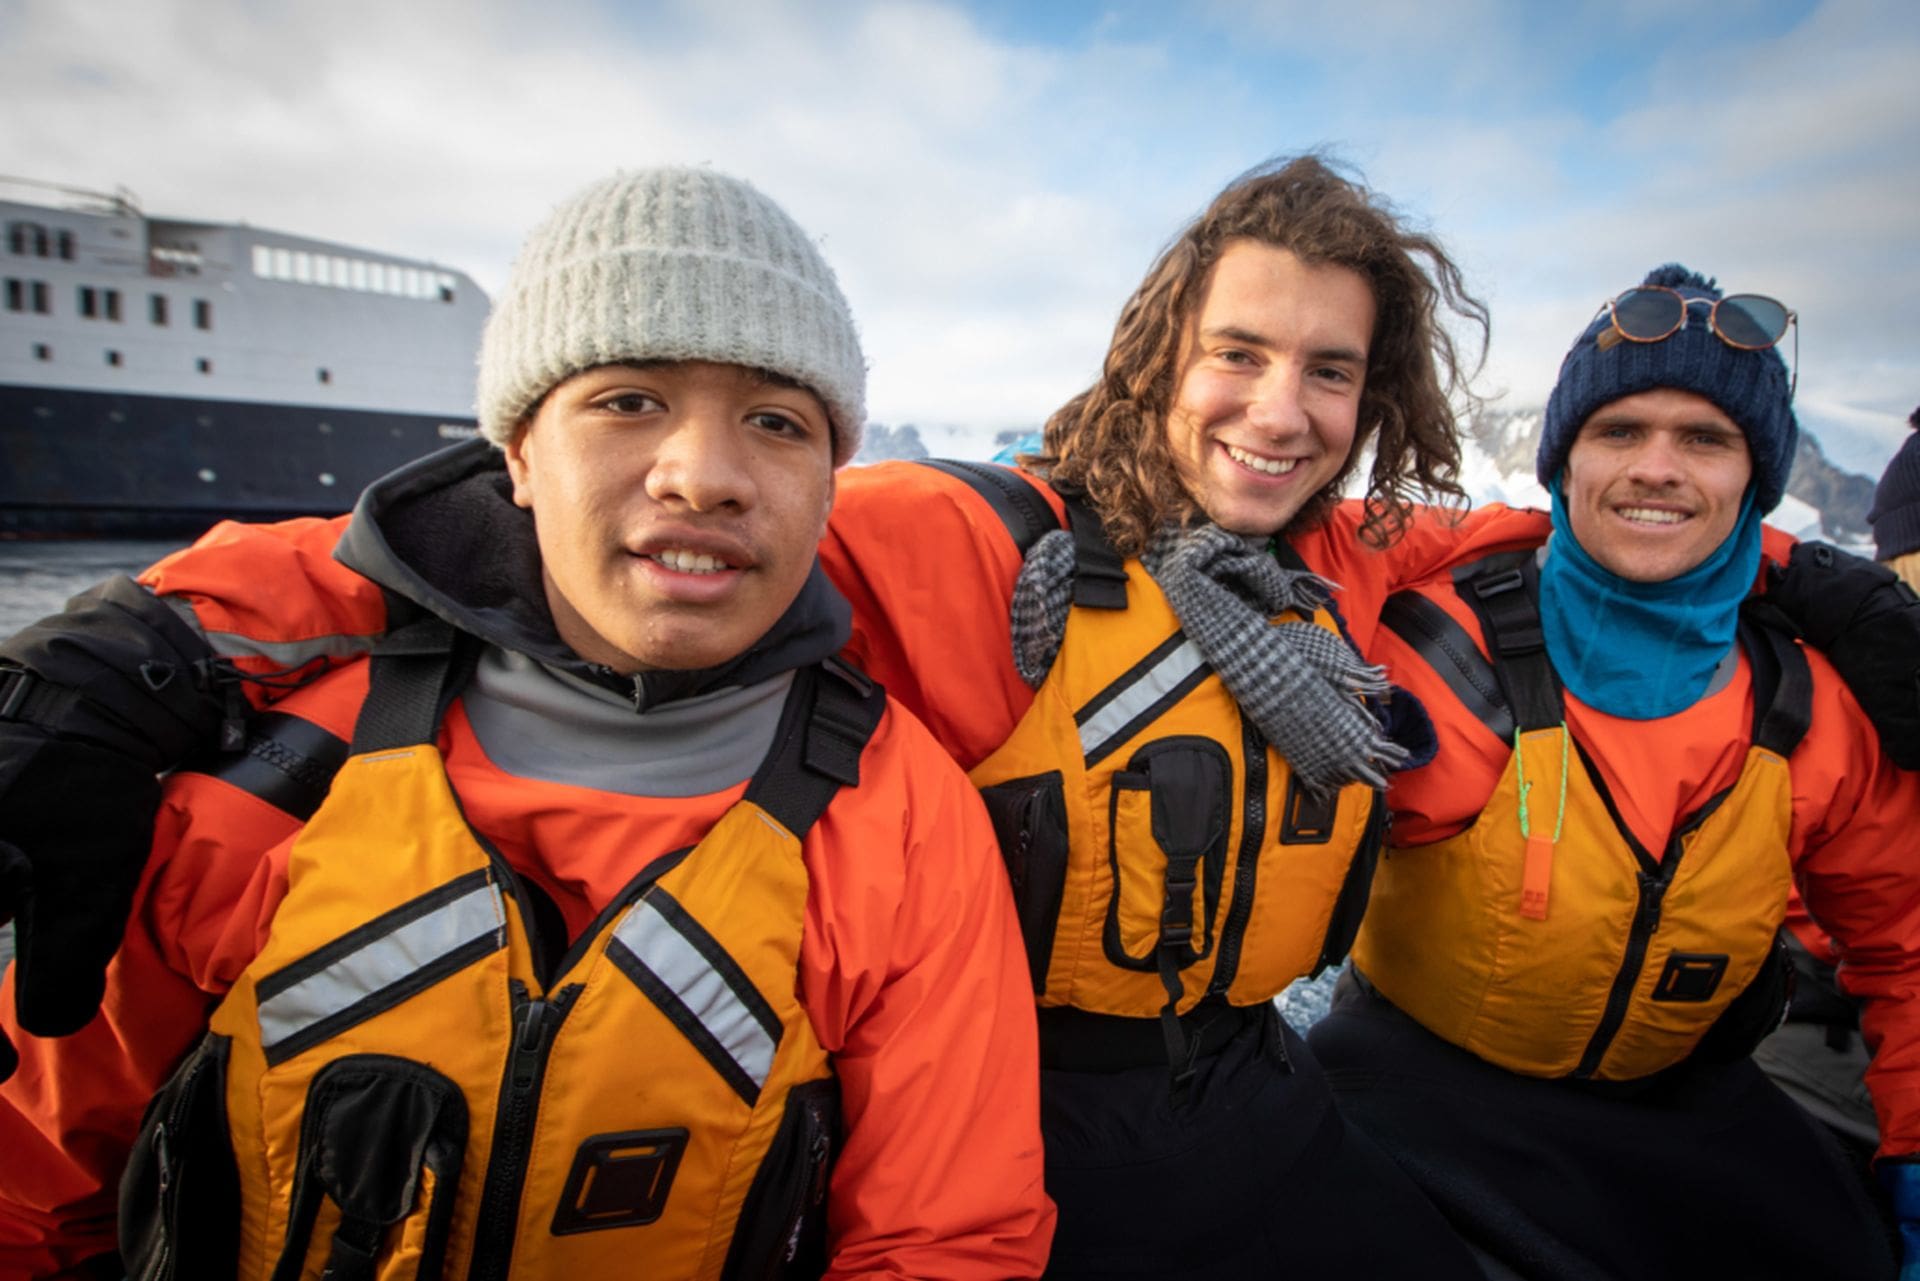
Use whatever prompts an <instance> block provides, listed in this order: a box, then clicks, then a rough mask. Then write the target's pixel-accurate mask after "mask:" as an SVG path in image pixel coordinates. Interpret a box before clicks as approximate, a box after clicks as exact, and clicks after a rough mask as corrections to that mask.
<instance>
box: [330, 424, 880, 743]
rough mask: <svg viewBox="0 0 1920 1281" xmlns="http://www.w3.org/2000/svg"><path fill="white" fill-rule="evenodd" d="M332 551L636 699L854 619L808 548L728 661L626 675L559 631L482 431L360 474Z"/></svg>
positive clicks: (799, 653)
mask: <svg viewBox="0 0 1920 1281" xmlns="http://www.w3.org/2000/svg"><path fill="white" fill-rule="evenodd" d="M334 555H335V557H336V558H337V559H338V560H339V561H340V562H341V563H342V564H344V565H346V566H347V567H348V568H350V569H352V570H355V571H356V572H358V573H360V574H363V575H365V576H366V577H368V578H370V579H372V580H373V581H374V582H376V583H378V584H380V586H381V587H382V588H384V589H385V590H386V592H387V593H388V596H389V598H390V603H391V598H393V597H398V598H399V599H400V600H401V601H403V602H406V604H407V605H411V606H413V607H417V608H419V609H422V610H425V611H426V612H428V613H431V614H434V615H436V616H438V617H440V618H442V619H445V620H446V621H447V622H449V623H451V624H453V626H455V627H457V628H459V629H460V630H461V631H464V632H467V633H469V634H471V635H473V636H477V637H479V638H480V639H481V640H483V641H486V642H488V643H489V644H493V645H498V646H500V647H501V648H503V649H509V650H513V651H516V652H518V653H522V654H525V655H527V656H528V657H529V658H533V659H536V660H538V661H539V662H541V663H544V664H546V665H547V666H549V667H553V668H556V669H559V670H561V671H566V672H571V673H573V674H575V675H577V676H581V677H583V678H585V679H587V680H590V681H593V682H594V683H596V684H599V685H603V686H606V687H607V688H609V689H614V690H617V691H619V692H620V693H622V694H624V695H626V696H627V697H629V698H631V699H632V700H633V703H634V706H635V707H636V708H638V709H640V710H642V711H644V710H646V709H647V708H649V707H653V706H656V705H658V704H660V703H665V702H669V701H672V700H674V699H679V698H690V697H692V696H694V695H696V694H702V693H705V692H707V691H709V690H714V689H719V688H722V687H725V686H729V685H749V684H753V683H755V682H757V681H762V680H766V679H768V678H770V677H773V676H777V675H779V674H780V673H782V672H786V671H791V670H792V669H794V668H796V667H803V666H806V665H807V664H809V663H815V662H818V661H820V660H821V659H823V658H827V657H829V656H831V655H832V654H833V653H835V652H836V651H838V650H839V649H840V647H841V646H842V645H844V644H845V643H846V641H847V637H848V636H849V635H850V634H851V630H852V611H851V609H850V608H849V607H848V605H847V602H846V600H845V599H844V598H843V597H842V596H841V595H840V593H839V592H838V591H837V590H835V588H834V586H833V584H832V583H830V582H828V581H827V576H826V574H825V572H824V571H822V570H821V568H820V562H819V561H818V560H817V559H816V560H815V561H814V564H813V570H812V572H811V573H810V574H809V575H808V576H807V581H806V583H805V585H804V586H802V587H801V589H800V594H799V596H797V597H795V599H794V601H793V603H792V604H791V605H789V606H788V607H787V611H786V613H784V614H782V615H781V616H780V618H779V620H778V621H776V622H775V623H774V625H773V626H772V627H771V628H770V629H768V631H767V633H766V635H764V636H762V637H761V638H760V639H759V640H757V641H755V642H754V643H753V644H752V645H750V646H749V647H748V648H747V649H746V651H745V652H743V653H742V654H740V655H739V656H738V657H736V658H733V659H731V660H729V661H728V662H726V663H723V664H721V665H719V666H717V667H709V668H702V669H699V670H695V671H671V672H668V671H651V672H639V673H636V674H634V675H632V676H623V675H621V674H620V673H617V672H615V671H613V670H612V669H611V668H607V667H604V666H601V665H600V664H598V663H589V662H587V661H586V660H585V659H583V658H581V657H580V656H579V655H578V654H575V653H574V652H573V651H572V650H571V649H569V648H568V647H567V645H566V643H565V642H564V641H562V640H561V639H560V635H559V631H558V629H557V628H556V627H555V626H554V622H553V614H552V612H551V611H550V610H549V609H548V608H547V594H546V587H545V584H544V581H543V579H542V576H541V571H540V547H539V542H538V540H537V539H536V538H535V536H534V528H533V514H532V513H531V512H529V511H526V510H525V509H524V508H521V507H518V506H516V505H515V504H514V502H513V497H512V482H511V481H510V480H509V478H508V476H507V466H506V456H505V455H504V454H502V453H501V452H500V451H499V450H498V449H496V448H494V447H493V445H492V444H490V443H489V442H487V441H484V440H472V441H466V442H464V443H462V444H459V445H455V446H453V447H452V448H450V449H443V450H441V451H439V452H438V453H433V454H429V455H427V456H426V457H425V458H421V459H419V460H417V461H415V462H411V463H408V464H407V465H406V466H404V467H402V468H400V469H398V470H397V471H393V472H389V473H388V474H387V475H385V476H383V477H381V478H380V479H379V480H377V481H375V482H374V483H373V484H371V485H369V486H368V487H367V489H366V491H365V492H364V493H362V494H361V495H360V501H359V502H358V503H357V504H356V505H355V506H354V509H353V519H352V520H351V521H350V522H349V523H348V525H347V531H346V533H345V535H344V536H342V538H341V540H340V544H339V546H338V547H337V548H336V549H335V551H334ZM404 610H405V606H402V610H401V612H404Z"/></svg>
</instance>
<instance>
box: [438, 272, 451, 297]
mask: <svg viewBox="0 0 1920 1281" xmlns="http://www.w3.org/2000/svg"><path fill="white" fill-rule="evenodd" d="M440 301H441V302H452V301H453V277H452V276H448V275H445V274H442V275H441V277H440Z"/></svg>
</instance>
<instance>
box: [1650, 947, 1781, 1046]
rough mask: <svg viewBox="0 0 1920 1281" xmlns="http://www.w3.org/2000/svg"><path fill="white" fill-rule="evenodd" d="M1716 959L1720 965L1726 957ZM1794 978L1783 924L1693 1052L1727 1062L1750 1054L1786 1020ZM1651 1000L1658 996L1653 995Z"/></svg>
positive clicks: (1657, 998)
mask: <svg viewBox="0 0 1920 1281" xmlns="http://www.w3.org/2000/svg"><path fill="white" fill-rule="evenodd" d="M1717 959H1719V960H1720V962H1721V963H1722V965H1723V967H1724V965H1725V962H1726V959H1727V958H1725V957H1720V958H1717ZM1795 978H1796V975H1795V973H1794V967H1793V952H1792V950H1791V949H1790V948H1789V947H1788V946H1787V927H1786V926H1784V925H1783V926H1780V927H1779V928H1778V929H1776V930H1775V931H1774V933H1773V943H1772V944H1771V945H1770V946H1769V947H1768V949H1767V959H1766V960H1764V961H1762V962H1761V963H1760V969H1759V970H1758V972H1756V973H1755V974H1754V976H1753V979H1752V981H1751V982H1749V983H1748V984H1747V985H1746V986H1745V987H1744V988H1742V989H1740V994H1739V995H1738V996H1736V997H1734V998H1733V1000H1732V1001H1730V1002H1728V1004H1727V1008H1726V1009H1724V1010H1722V1011H1720V1016H1719V1017H1718V1018H1716V1019H1715V1020H1714V1021H1713V1023H1712V1024H1711V1025H1710V1026H1709V1027H1708V1028H1707V1030H1706V1033H1705V1034H1704V1035H1703V1036H1701V1038H1700V1044H1698V1045H1696V1046H1695V1047H1694V1050H1693V1052H1694V1053H1695V1054H1697V1055H1699V1056H1700V1057H1701V1058H1703V1059H1705V1060H1707V1061H1708V1062H1713V1063H1728V1062H1732V1061H1733V1060H1735V1059H1743V1058H1745V1057H1747V1055H1749V1054H1752V1053H1753V1052H1754V1050H1755V1049H1756V1048H1757V1047H1758V1046H1759V1044H1760V1042H1762V1041H1764V1040H1766V1039H1767V1037H1769V1036H1771V1035H1772V1034H1773V1033H1774V1032H1775V1031H1777V1030H1778V1029H1779V1027H1780V1025H1781V1024H1783V1023H1785V1022H1786V1021H1787V1012H1788V1010H1789V1008H1790V1007H1791V1006H1792V1004H1793V989H1794V980H1795ZM1654 999H1655V1000H1659V999H1661V998H1660V997H1659V995H1657V994H1656V995H1655V997H1654Z"/></svg>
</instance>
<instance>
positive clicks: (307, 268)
mask: <svg viewBox="0 0 1920 1281" xmlns="http://www.w3.org/2000/svg"><path fill="white" fill-rule="evenodd" d="M293 278H294V279H295V280H297V281H299V282H300V283H301V284H303V285H306V284H311V283H313V258H312V256H311V255H309V254H308V253H307V251H306V250H304V249H296V250H294V251H293Z"/></svg>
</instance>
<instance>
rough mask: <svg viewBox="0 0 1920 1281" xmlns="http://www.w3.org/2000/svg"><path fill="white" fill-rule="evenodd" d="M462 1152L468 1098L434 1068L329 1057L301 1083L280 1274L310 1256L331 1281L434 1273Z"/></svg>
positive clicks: (286, 1280) (282, 1279) (282, 1277)
mask: <svg viewBox="0 0 1920 1281" xmlns="http://www.w3.org/2000/svg"><path fill="white" fill-rule="evenodd" d="M466 1148H467V1101H466V1097H465V1096H464V1095H462V1094H461V1093H460V1090H459V1087H457V1086H456V1085H454V1083H453V1082H452V1081H450V1080H448V1079H447V1078H446V1077H445V1076H442V1075H441V1074H440V1073H438V1072H436V1071H434V1070H433V1069H432V1068H430V1067H427V1066H425V1065H424V1064H420V1063H413V1062H410V1061H408V1060H406V1059H399V1058H392V1057H389V1056H387V1055H381V1054H356V1055H350V1056H348V1057H346V1058H342V1059H337V1060H335V1061H334V1062H332V1063H329V1064H327V1066H326V1067H324V1068H322V1069H320V1071H319V1072H318V1073H317V1074H316V1075H315V1076H314V1078H313V1083H312V1084H311V1085H310V1086H308V1087H307V1106H306V1110H305V1112H304V1114H303V1115H302V1117H301V1122H300V1156H299V1160H298V1163H297V1164H296V1166H295V1168H294V1173H293V1193H292V1202H291V1204H290V1206H289V1209H288V1216H287V1240H286V1245H285V1247H284V1249H283V1250H282V1252H281V1255H280V1261H279V1264H278V1266H276V1268H275V1269H274V1274H273V1275H274V1278H275V1281H293V1279H294V1278H297V1277H299V1276H300V1275H301V1273H302V1272H303V1271H304V1270H305V1268H306V1266H307V1264H308V1263H309V1262H310V1261H311V1262H313V1263H316V1264H317V1265H319V1266H320V1268H321V1270H322V1272H323V1274H324V1275H325V1276H327V1277H328V1278H329V1279H330V1281H372V1278H373V1277H374V1276H375V1275H376V1274H377V1275H378V1276H379V1277H380V1278H381V1281H403V1279H412V1278H421V1279H423V1281H424V1279H425V1278H433V1277H438V1276H439V1275H440V1269H441V1266H442V1264H443V1262H444V1257H445V1254H446V1245H447V1229H448V1226H449V1224H450V1222H451V1220H452V1215H453V1202H454V1196H455V1193H456V1192H457V1191H458V1189H459V1185H460V1166H461V1163H462V1161H463V1160H464V1159H465V1157H466ZM317 1225H318V1229H319V1230H316V1226H317ZM396 1226H398V1230H397V1231H396V1230H395V1229H396Z"/></svg>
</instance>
